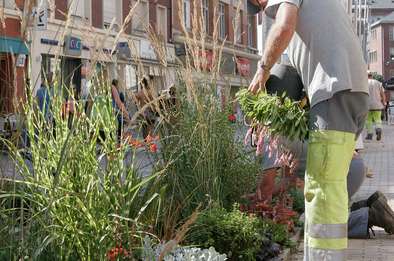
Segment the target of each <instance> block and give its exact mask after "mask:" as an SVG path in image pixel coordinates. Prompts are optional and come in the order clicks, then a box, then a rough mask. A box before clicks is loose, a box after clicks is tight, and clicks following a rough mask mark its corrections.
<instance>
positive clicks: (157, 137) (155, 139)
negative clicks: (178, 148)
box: [145, 134, 159, 144]
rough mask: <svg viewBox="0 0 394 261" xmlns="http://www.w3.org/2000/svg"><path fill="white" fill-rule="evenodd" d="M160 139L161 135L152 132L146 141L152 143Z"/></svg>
mask: <svg viewBox="0 0 394 261" xmlns="http://www.w3.org/2000/svg"><path fill="white" fill-rule="evenodd" d="M158 140H159V136H151V135H150V134H149V135H148V136H146V138H145V142H146V143H148V144H151V143H153V142H155V141H158Z"/></svg>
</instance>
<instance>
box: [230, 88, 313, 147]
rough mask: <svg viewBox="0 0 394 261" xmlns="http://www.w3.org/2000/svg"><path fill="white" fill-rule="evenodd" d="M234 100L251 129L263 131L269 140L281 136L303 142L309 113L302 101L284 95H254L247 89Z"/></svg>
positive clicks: (263, 93)
mask: <svg viewBox="0 0 394 261" xmlns="http://www.w3.org/2000/svg"><path fill="white" fill-rule="evenodd" d="M237 99H238V101H239V103H240V105H241V108H242V110H243V112H244V114H245V116H246V117H247V118H248V119H250V120H251V130H252V129H260V130H264V133H265V134H268V135H269V136H271V137H276V136H280V137H284V138H287V139H288V140H291V141H293V140H301V141H304V140H306V138H307V135H308V111H307V110H305V109H304V106H303V105H304V104H303V102H302V101H292V100H291V99H290V98H289V97H286V95H285V94H283V95H282V96H277V95H271V94H268V93H266V92H260V93H259V94H257V95H254V94H253V93H250V92H249V91H248V90H247V89H243V90H240V91H239V92H238V93H237ZM260 136H262V135H260ZM262 138H264V137H262Z"/></svg>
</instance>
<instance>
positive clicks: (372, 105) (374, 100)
mask: <svg viewBox="0 0 394 261" xmlns="http://www.w3.org/2000/svg"><path fill="white" fill-rule="evenodd" d="M368 88H369V109H370V110H382V109H383V108H384V105H383V103H382V94H383V92H384V90H383V86H382V84H381V83H380V82H379V81H377V80H374V79H368Z"/></svg>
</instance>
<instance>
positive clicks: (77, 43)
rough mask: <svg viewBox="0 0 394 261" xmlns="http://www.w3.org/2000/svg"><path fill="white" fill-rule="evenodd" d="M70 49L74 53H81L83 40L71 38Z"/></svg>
mask: <svg viewBox="0 0 394 261" xmlns="http://www.w3.org/2000/svg"><path fill="white" fill-rule="evenodd" d="M68 43H69V46H68V48H69V49H70V50H72V51H80V50H81V48H82V44H81V39H79V38H77V37H73V36H71V37H70V40H69V42H68Z"/></svg>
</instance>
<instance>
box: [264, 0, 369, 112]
mask: <svg viewBox="0 0 394 261" xmlns="http://www.w3.org/2000/svg"><path fill="white" fill-rule="evenodd" d="M282 3H291V4H294V5H296V6H297V7H298V8H299V17H298V23H297V28H296V33H295V35H294V37H293V39H292V40H291V42H290V44H289V47H288V55H289V59H290V62H291V64H292V65H293V66H294V67H295V68H296V69H297V71H298V73H299V74H300V76H301V78H302V81H303V84H304V86H305V88H306V91H307V93H308V96H309V99H310V102H311V106H314V105H316V104H317V103H319V102H321V101H324V100H327V99H330V98H331V97H332V96H333V95H334V94H335V93H337V92H339V91H344V90H351V91H353V92H364V93H368V84H367V83H368V79H367V73H366V72H367V65H366V63H365V61H364V59H363V53H362V50H361V45H360V42H359V40H358V38H357V36H356V35H355V33H354V31H353V29H352V24H351V21H350V18H349V16H348V15H347V13H346V12H345V10H344V8H343V6H342V5H341V3H340V2H339V1H337V0H268V4H267V8H266V10H265V12H266V14H267V15H268V16H269V17H272V18H275V16H276V12H277V10H278V7H279V5H280V4H282Z"/></svg>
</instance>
